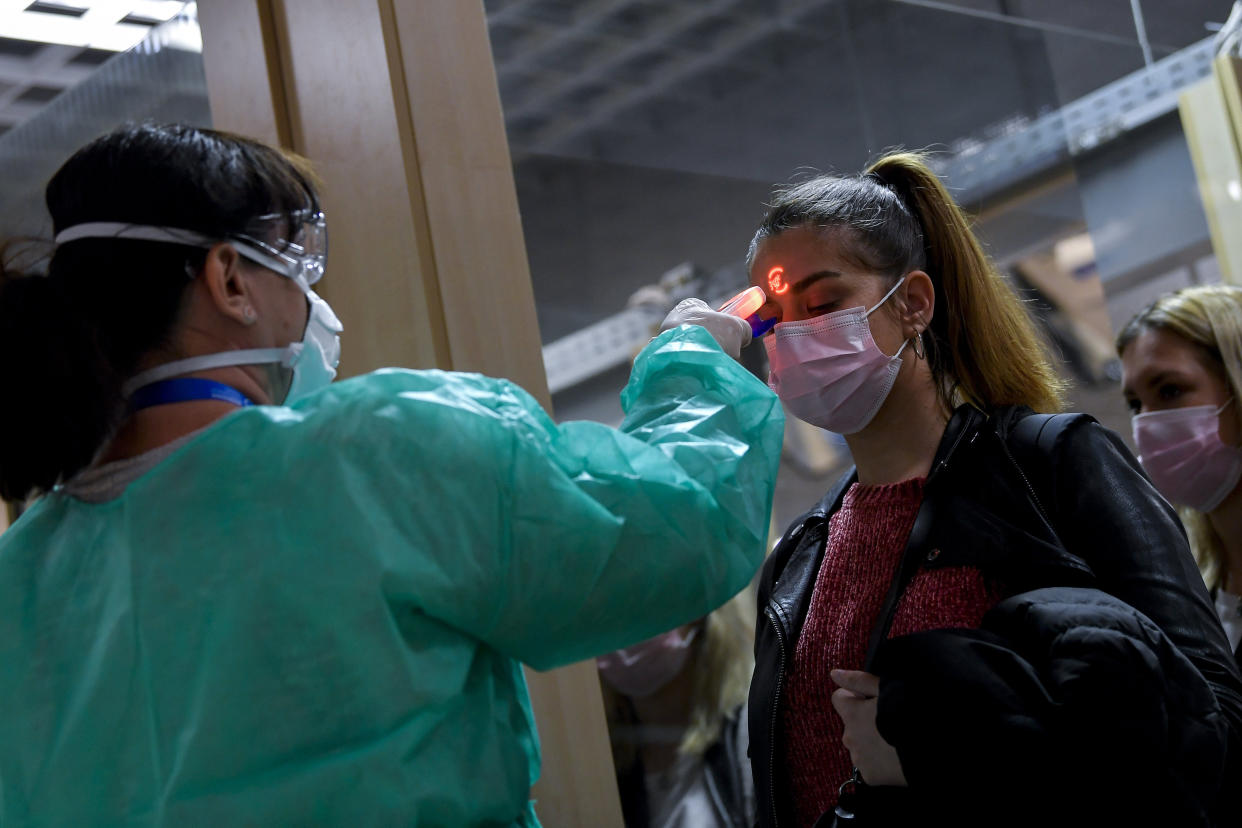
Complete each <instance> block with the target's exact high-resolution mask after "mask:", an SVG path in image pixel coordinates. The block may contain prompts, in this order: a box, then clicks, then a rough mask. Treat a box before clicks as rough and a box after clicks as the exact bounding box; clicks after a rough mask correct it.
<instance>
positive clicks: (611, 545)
mask: <svg viewBox="0 0 1242 828" xmlns="http://www.w3.org/2000/svg"><path fill="white" fill-rule="evenodd" d="M312 181H313V178H312V175H311V173H310V171H309V170H308V168H307V166H306V164H305V162H304V161H302V160H300V159H297V158H294V157H291V156H288V155H285V154H283V153H281V152H280V151H278V150H275V149H272V148H270V147H267V146H264V145H262V144H260V143H257V142H254V141H251V140H248V139H245V138H241V137H237V136H232V135H227V134H223V133H219V132H213V131H209V130H204V129H195V128H191V127H186V126H175V125H172V126H160V125H149V124H148V125H139V126H130V127H126V128H123V129H121V130H119V131H116V132H113V133H111V134H109V135H106V136H104V137H102V138H100V139H98V140H96V141H94V142H92V143H91V144H89V145H88V146H86V147H85V148H83V149H81V150H80V151H78V152H77V153H76V154H75V155H74V156H73V157H72V158H71V159H70V160H69V161H68V162H66V163H65V165H64V166H63V167H62V168H61V169H60V170H59V171H58V172H57V173H56V175H55V176H54V177H53V179H52V180H51V182H50V183H49V185H48V188H47V204H48V207H49V209H50V212H51V216H52V219H53V224H54V232H55V239H56V245H55V249H54V252H53V254H52V256H51V259H50V263H49V264H48V265H47V273H46V275H43V274H39V275H33V274H24V275H20V276H19V275H18V274H16V273H8V274H6V275H5V276H4V277H3V279H2V280H0V354H3V355H4V359H5V363H4V370H5V380H6V381H5V398H4V402H3V405H0V494H2V495H3V496H4V497H5V498H7V499H10V500H16V499H27V498H30V497H32V496H34V497H36V498H37V499H36V500H34V501H33V503H32V505H31V506H30V507H29V508H28V509H27V510H26V511H25V512H24V514H23V515H22V516H21V518H20V519H19V520H18V521H17V522H16V523H15V524H14V525H13V526H12V527H11V528H10V529H9V530H8V531H6V532H5V533H4V534H3V535H0V711H3V713H0V824H3V825H4V826H6V827H8V826H20V825H28V824H38V825H72V826H92V825H126V826H148V825H169V826H183V825H242V824H245V825H445V826H463V825H513V824H516V825H523V826H530V825H535V824H537V822H536V817H535V813H534V808H533V806H532V804H531V803H530V802H529V797H530V787H531V784H532V783H533V782H534V781H535V779H536V778H537V776H538V773H539V742H538V737H537V735H536V730H535V723H534V722H533V720H532V716H531V708H530V704H529V700H528V697H527V692H526V686H525V684H524V681H523V676H522V671H521V666H520V665H521V664H528V665H530V666H532V667H534V668H536V669H541V670H543V669H549V668H553V667H557V666H559V665H563V664H567V663H569V662H573V661H577V660H580V659H585V658H588V657H591V656H595V655H598V654H601V653H605V652H609V651H612V650H616V649H618V648H620V647H624V646H626V645H629V644H633V643H634V642H637V641H641V640H643V639H646V638H650V637H651V636H653V635H655V634H656V633H658V632H660V631H662V630H667V629H670V628H672V627H676V626H678V625H681V624H685V623H687V622H689V621H692V620H694V619H696V618H700V617H702V616H703V615H705V614H706V613H708V612H710V611H711V610H712V609H714V608H715V607H716V606H718V605H720V604H721V603H723V602H724V601H726V600H727V599H728V598H729V597H730V596H732V595H733V594H734V593H735V592H737V591H738V590H740V589H741V588H742V587H743V586H745V585H746V584H747V582H748V581H749V580H750V578H751V576H752V575H753V573H754V572H755V570H756V568H757V567H758V565H759V562H760V559H761V558H762V556H763V552H764V545H765V543H764V542H765V539H766V536H767V529H768V513H769V508H770V498H771V496H772V489H773V484H774V478H775V474H776V466H777V460H778V454H779V449H780V441H781V431H782V425H783V423H782V415H781V413H780V408H779V405H778V403H777V401H776V398H775V396H774V395H773V394H772V392H771V391H769V390H768V388H767V387H766V386H765V385H764V384H763V383H762V382H760V381H759V380H757V379H756V378H755V377H753V376H751V375H750V374H749V373H748V372H747V371H746V370H744V369H743V368H742V367H741V366H740V365H739V364H738V363H737V362H735V361H734V359H732V358H731V357H730V355H729V353H726V351H729V352H731V353H733V354H734V355H736V354H737V352H738V350H739V349H740V347H741V346H742V344H744V343H745V341H746V340H747V339H749V338H750V332H749V327H748V326H746V323H745V322H743V321H742V320H740V319H736V318H734V317H731V316H724V315H722V314H718V313H715V312H713V311H710V310H709V309H707V308H706V306H705V305H703V304H702V303H697V302H693V301H692V302H689V303H684V304H683V305H682V306H679V307H678V308H677V309H675V310H674V312H673V313H672V314H670V318H669V319H668V320H666V323H665V327H666V328H667V330H665V331H664V332H663V333H661V334H660V335H659V336H657V337H656V338H655V339H654V340H653V341H652V342H651V343H650V345H648V346H647V347H646V348H645V349H644V350H643V351H642V353H641V354H639V356H638V358H637V359H636V361H635V363H634V367H633V373H632V376H631V379H630V382H629V384H628V386H627V387H626V388H625V390H624V392H623V394H622V402H623V406H624V408H625V411H626V418H625V420H624V423H623V424H622V426H621V427H620V429H611V428H607V427H605V426H602V425H599V424H594V423H586V422H578V423H565V424H562V425H557V424H555V423H553V422H552V420H551V419H549V417H548V416H547V415H546V414H545V413H544V411H542V410H541V409H540V407H539V406H538V405H537V404H536V403H535V401H534V400H533V399H532V398H531V397H530V396H529V395H528V394H527V393H526V392H524V391H523V390H522V389H520V388H518V387H516V386H515V385H513V384H512V383H509V382H505V381H503V380H497V379H490V378H487V377H483V376H478V375H474V374H459V373H449V372H442V371H408V370H395V369H390V370H382V371H376V372H374V373H371V374H367V375H365V376H360V377H355V378H353V379H349V380H345V381H342V382H337V383H332V382H331V380H332V379H333V377H334V374H335V366H336V361H337V356H338V344H337V341H338V340H337V334H338V332H339V331H340V330H341V325H340V323H339V322H338V321H337V318H336V316H335V315H334V314H333V313H332V311H331V310H330V309H329V307H328V305H327V304H325V303H324V302H323V300H322V299H320V298H319V297H318V296H316V294H315V293H314V292H313V291H312V290H311V285H312V284H314V283H315V281H316V280H318V279H319V277H320V276H321V275H322V274H323V271H324V263H325V258H326V244H327V234H326V227H325V222H324V217H323V215H322V213H321V211H320V205H319V201H318V198H317V196H316V192H315V187H314V185H313V183H312ZM479 232H486V228H479ZM351 277H352V278H365V274H340V275H338V276H337V277H336V278H351ZM355 289H356V288H355ZM683 322H693V323H695V324H681V323H683Z"/></svg>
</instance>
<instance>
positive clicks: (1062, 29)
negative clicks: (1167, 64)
mask: <svg viewBox="0 0 1242 828" xmlns="http://www.w3.org/2000/svg"><path fill="white" fill-rule="evenodd" d="M892 2H894V3H901V4H902V5H903V6H919V7H920V8H924V9H933V10H935V11H941V12H948V13H950V14H961V15H965V16H966V17H977V18H979V19H980V20H990V21H992V22H993V23H1005V24H1007V25H1010V26H1021V27H1022V28H1025V29H1038V30H1039V31H1042V32H1050V33H1052V34H1062V35H1069V36H1071V37H1080V38H1083V39H1085V40H1095V41H1099V42H1100V43H1111V44H1113V45H1114V46H1130V47H1133V48H1143V47H1142V45H1141V44H1140V42H1139V41H1138V40H1136V39H1134V38H1129V37H1121V36H1119V35H1111V34H1108V33H1106V32H1097V31H1093V30H1091V29H1080V28H1078V27H1077V26H1063V25H1061V24H1060V23H1047V22H1045V21H1043V20H1032V19H1031V18H1029V17H1017V16H1016V15H1012V14H1001V13H1000V12H990V11H984V10H983V9H968V8H965V7H963V6H955V5H953V4H952V3H940V2H936V0H892ZM1144 40H1145V38H1144ZM1156 48H1157V49H1159V50H1160V51H1162V52H1164V53H1166V54H1168V53H1170V52H1174V51H1176V49H1174V48H1173V47H1172V46H1162V45H1160V44H1156ZM1146 54H1148V55H1150V54H1151V47H1150V46H1148V47H1147V49H1146Z"/></svg>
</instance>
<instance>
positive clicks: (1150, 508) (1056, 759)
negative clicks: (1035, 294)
mask: <svg viewBox="0 0 1242 828" xmlns="http://www.w3.org/2000/svg"><path fill="white" fill-rule="evenodd" d="M749 259H750V275H751V281H752V283H753V284H755V285H759V286H761V287H763V288H764V290H765V291H766V292H767V294H768V297H769V301H768V304H767V306H766V308H765V309H762V310H761V311H760V314H761V315H762V316H765V317H767V318H772V317H775V318H776V319H778V320H779V323H778V324H777V325H776V326H775V328H774V329H773V331H772V333H771V334H769V335H768V337H767V338H766V339H765V340H764V342H765V346H766V348H767V351H768V356H769V363H770V367H771V376H770V378H769V384H770V385H771V386H772V387H773V388H774V389H775V390H776V391H777V393H778V394H779V395H780V397H781V399H782V401H783V402H784V404H785V406H786V408H787V410H789V411H790V412H792V413H793V414H794V415H796V416H797V417H799V418H801V419H803V420H805V421H807V422H809V423H811V424H813V425H816V426H819V427H821V428H824V429H826V430H829V431H832V432H837V433H840V434H843V435H844V437H845V441H846V442H847V444H848V445H849V449H850V452H851V454H852V456H853V459H854V462H855V464H856V468H855V469H854V470H852V471H851V472H849V473H847V474H846V475H845V477H844V479H842V480H841V481H840V483H839V484H838V485H837V486H836V487H835V488H834V489H833V490H832V491H830V492H829V493H828V494H827V496H826V497H825V498H824V499H823V500H822V501H821V502H820V503H819V504H818V505H817V506H816V507H815V508H813V509H812V510H811V511H809V512H808V513H807V514H805V515H803V516H802V517H801V518H799V519H798V520H797V521H795V522H794V524H793V525H792V526H791V527H790V528H789V529H788V531H787V532H786V533H785V536H784V537H783V538H782V539H781V541H780V542H779V543H778V545H777V547H776V549H775V551H774V552H773V554H772V555H771V556H770V557H769V560H768V563H767V564H766V565H765V567H764V571H763V574H762V576H761V579H760V584H759V596H758V597H759V609H760V613H761V614H760V615H759V623H758V627H757V632H756V645H755V657H756V665H755V675H754V680H753V683H752V687H751V693H750V700H749V716H750V739H751V757H752V767H753V768H754V772H755V788H756V793H757V797H758V804H759V821H760V824H761V825H765V826H773V825H780V826H809V825H812V824H830V823H831V822H832V821H834V820H838V821H841V822H842V824H854V825H875V824H878V825H913V824H918V823H927V822H931V823H933V824H939V823H945V824H953V825H1006V826H1013V825H1027V824H1031V825H1036V824H1037V825H1053V824H1056V825H1078V824H1126V823H1127V822H1129V823H1133V824H1144V825H1147V824H1169V825H1174V824H1176V825H1206V824H1210V823H1211V822H1212V821H1213V820H1220V821H1222V822H1224V821H1226V820H1229V819H1234V818H1236V816H1235V815H1234V812H1232V811H1230V810H1229V809H1230V808H1231V807H1233V803H1232V802H1230V801H1227V799H1228V798H1229V797H1233V796H1236V788H1237V785H1236V779H1237V778H1238V777H1237V776H1230V774H1234V773H1236V770H1231V768H1236V767H1237V762H1238V756H1239V753H1238V744H1239V740H1238V734H1239V732H1242V680H1240V679H1239V674H1238V668H1237V665H1236V664H1235V663H1234V660H1233V658H1232V653H1231V652H1230V651H1229V649H1228V644H1227V642H1226V640H1225V637H1224V635H1223V634H1222V632H1221V629H1220V625H1219V624H1218V623H1217V621H1216V616H1215V612H1214V611H1213V608H1212V603H1211V600H1210V598H1209V596H1208V594H1207V590H1206V589H1205V588H1204V585H1203V582H1202V579H1201V578H1200V577H1199V575H1198V572H1197V570H1196V568H1195V566H1194V562H1193V560H1192V558H1191V556H1190V553H1189V550H1188V547H1187V543H1186V539H1185V536H1184V534H1183V532H1182V530H1181V527H1180V525H1179V524H1178V520H1177V515H1176V514H1175V513H1174V512H1173V511H1172V510H1171V509H1170V508H1169V507H1168V505H1167V504H1166V503H1165V502H1164V500H1163V499H1162V498H1161V497H1160V495H1159V494H1158V493H1157V492H1156V491H1155V490H1154V489H1153V488H1152V487H1151V485H1150V483H1149V482H1148V480H1147V479H1146V477H1145V476H1144V475H1143V473H1142V470H1141V468H1140V467H1139V466H1138V463H1137V462H1136V461H1135V459H1134V457H1133V456H1132V455H1131V454H1130V453H1129V451H1128V450H1127V449H1126V447H1125V446H1124V444H1123V443H1122V442H1121V440H1120V439H1119V438H1118V437H1117V436H1116V435H1115V434H1113V433H1111V432H1109V431H1107V430H1106V429H1104V428H1102V427H1101V426H1100V425H1098V424H1097V423H1096V422H1095V421H1094V420H1093V419H1092V418H1090V417H1088V416H1085V415H1049V414H1034V413H1033V412H1055V411H1057V410H1058V409H1059V407H1060V405H1061V398H1062V384H1061V381H1060V380H1059V379H1058V378H1057V374H1056V372H1055V370H1054V369H1053V366H1052V363H1051V360H1050V358H1049V356H1048V354H1047V353H1046V351H1045V349H1044V347H1043V346H1042V344H1041V342H1040V340H1039V337H1038V336H1037V334H1036V331H1035V328H1034V326H1033V325H1032V322H1031V320H1030V319H1029V318H1028V316H1027V314H1026V312H1025V310H1024V309H1023V306H1022V303H1021V300H1020V299H1019V298H1018V296H1016V295H1015V293H1014V291H1013V289H1012V288H1011V287H1010V285H1009V284H1008V283H1007V282H1006V281H1005V280H1004V279H1003V278H1002V277H1001V276H1000V275H999V274H998V273H997V271H996V270H995V268H994V267H993V265H992V264H991V263H990V262H989V260H988V259H987V257H986V255H985V254H984V253H983V251H982V249H981V247H980V245H979V242H978V241H977V240H976V239H975V237H974V235H973V234H972V232H971V230H970V227H969V224H968V222H967V220H966V218H965V217H964V216H963V214H962V212H961V211H960V209H959V208H958V207H957V205H956V204H955V203H954V202H953V200H952V198H951V197H950V195H949V194H948V192H947V191H946V189H945V187H944V185H943V184H942V183H941V182H940V181H939V180H938V179H937V177H936V176H935V175H934V174H933V173H932V172H931V171H930V170H929V168H928V167H927V165H926V163H925V162H924V161H923V159H922V158H921V157H919V156H918V155H915V154H909V153H897V154H892V155H889V156H887V157H884V158H882V159H880V160H879V161H878V162H876V163H875V164H873V165H871V167H870V168H869V169H868V170H867V171H866V172H865V173H864V174H862V175H860V176H852V177H836V176H822V177H818V178H815V179H813V180H810V181H806V182H804V183H801V184H798V185H795V186H792V187H789V188H788V189H785V190H782V191H779V192H778V193H777V194H776V196H775V199H774V201H773V204H772V205H771V208H770V210H769V212H768V214H767V216H766V218H765V219H764V221H763V223H762V224H761V226H760V227H759V230H758V231H757V232H756V234H755V237H754V240H753V242H752V245H751V249H750V256H749ZM1227 777H1228V778H1230V779H1231V781H1230V782H1229V784H1227V785H1225V784H1222V780H1224V779H1225V778H1227ZM850 820H852V822H851V821H850ZM1228 824H1237V823H1235V822H1228Z"/></svg>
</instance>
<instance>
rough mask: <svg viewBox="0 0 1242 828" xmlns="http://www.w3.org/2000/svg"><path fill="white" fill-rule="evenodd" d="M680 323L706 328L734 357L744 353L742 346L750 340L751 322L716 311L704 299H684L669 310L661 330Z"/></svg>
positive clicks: (736, 357)
mask: <svg viewBox="0 0 1242 828" xmlns="http://www.w3.org/2000/svg"><path fill="white" fill-rule="evenodd" d="M679 325H698V326H700V327H703V328H706V329H707V332H708V333H709V334H711V335H712V337H713V338H714V339H715V340H716V342H717V343H719V344H720V347H721V348H722V349H724V352H725V353H726V354H728V355H729V356H731V357H733V358H734V359H738V358H739V357H741V355H742V348H743V347H744V346H745V345H746V344H747V343H748V342H750V337H751V332H750V323H749V322H747V321H746V320H745V319H741V318H739V317H737V316H733V315H732V314H728V313H720V312H719V311H714V310H712V309H711V306H710V305H708V304H707V303H706V302H704V301H703V300H702V299H682V300H681V301H680V302H678V303H677V307H675V308H673V309H672V310H671V311H669V313H668V316H666V317H664V322H663V323H661V325H660V332H661V333H663V332H664V331H667V330H670V329H672V328H676V327H677V326H679Z"/></svg>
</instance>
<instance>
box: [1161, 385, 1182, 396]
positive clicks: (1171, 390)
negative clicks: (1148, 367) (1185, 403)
mask: <svg viewBox="0 0 1242 828" xmlns="http://www.w3.org/2000/svg"><path fill="white" fill-rule="evenodd" d="M1156 394H1157V395H1158V396H1159V397H1160V399H1162V400H1175V399H1177V398H1178V397H1180V396H1181V395H1182V389H1181V388H1180V387H1178V386H1176V385H1172V384H1169V383H1165V384H1164V385H1161V386H1160V387H1159V388H1158V389H1156Z"/></svg>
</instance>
